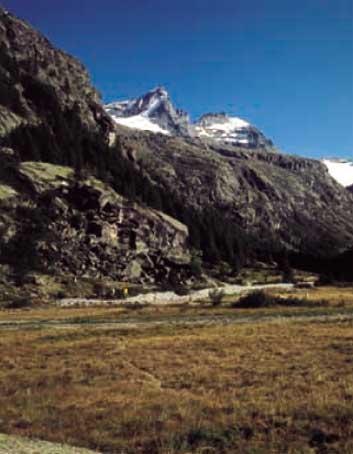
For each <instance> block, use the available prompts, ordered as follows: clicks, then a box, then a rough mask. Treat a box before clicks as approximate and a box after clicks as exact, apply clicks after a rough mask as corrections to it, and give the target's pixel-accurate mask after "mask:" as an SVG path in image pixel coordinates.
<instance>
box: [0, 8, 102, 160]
mask: <svg viewBox="0 0 353 454" xmlns="http://www.w3.org/2000/svg"><path fill="white" fill-rule="evenodd" d="M110 128H111V120H110V118H109V117H108V116H107V115H106V114H105V112H104V110H103V108H102V106H101V103H100V97H99V95H98V92H97V91H96V90H95V89H94V88H93V87H92V85H91V83H90V79H89V75H88V73H87V71H86V70H85V68H84V67H83V65H82V64H81V63H80V62H79V61H78V60H76V59H75V58H73V57H71V56H69V55H68V54H66V53H64V52H62V51H60V50H58V49H56V48H55V47H54V46H52V45H51V43H50V42H49V41H48V40H47V39H46V38H45V37H43V36H42V35H41V34H40V33H38V32H37V31H36V30H35V29H33V28H32V27H31V26H30V25H29V24H28V23H26V22H25V21H23V20H20V19H18V18H16V17H14V16H12V15H11V14H9V13H7V12H6V11H5V10H3V9H0V144H1V145H3V146H12V147H13V148H15V149H16V150H17V151H18V152H19V153H20V154H21V156H22V157H23V158H36V159H37V158H47V159H48V158H50V159H51V160H53V161H56V162H65V163H68V164H73V161H74V159H75V155H76V156H77V150H78V149H79V148H81V147H83V146H85V147H86V148H90V147H92V142H94V140H93V139H92V137H93V136H95V135H99V136H100V137H102V138H103V139H102V140H108V135H109V130H110ZM87 131H89V135H90V138H89V137H88V135H87ZM82 142H85V144H84V145H83V143H82ZM89 142H90V143H89Z"/></svg>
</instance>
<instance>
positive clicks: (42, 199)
mask: <svg viewBox="0 0 353 454" xmlns="http://www.w3.org/2000/svg"><path fill="white" fill-rule="evenodd" d="M4 154H5V156H7V157H8V158H10V159H7V162H8V165H11V163H9V161H11V160H12V159H13V155H11V154H10V152H9V150H5V151H4V152H3V153H1V154H0V157H1V158H2V160H4ZM11 169H12V172H11V173H12V178H11V182H10V181H7V182H4V183H1V182H0V208H1V211H0V213H1V214H0V232H1V240H2V241H1V256H0V259H1V261H2V262H5V263H9V264H10V265H12V266H13V268H14V270H15V271H16V270H17V271H22V272H23V271H27V270H30V271H33V270H36V269H37V270H41V271H46V272H49V271H50V272H51V273H52V274H71V275H74V276H84V277H92V278H98V279H101V278H110V279H113V280H118V281H121V280H123V281H124V280H125V281H129V282H155V281H162V280H165V279H168V277H169V273H170V272H171V270H173V272H174V273H177V274H179V277H180V278H182V277H183V276H184V277H185V273H186V272H187V270H188V263H189V262H190V256H189V252H188V250H187V248H186V240H187V237H188V230H187V228H186V227H185V226H184V225H183V224H181V223H180V222H178V221H176V220H175V219H172V218H170V217H169V216H167V215H165V214H163V213H160V212H158V211H156V210H152V209H150V208H147V207H142V206H139V205H138V204H136V203H132V202H129V201H128V200H127V199H125V198H124V197H122V196H120V195H118V194H117V193H116V192H115V191H113V190H112V189H111V188H110V187H109V186H107V185H105V184H103V183H102V182H101V181H99V180H97V179H95V178H93V177H90V178H86V179H84V180H80V181H77V180H76V179H75V177H74V173H73V170H72V169H70V168H69V167H62V166H56V165H52V164H47V163H40V162H21V163H18V164H17V166H16V167H12V168H11ZM0 181H1V179H0ZM25 268H27V270H26V269H25Z"/></svg>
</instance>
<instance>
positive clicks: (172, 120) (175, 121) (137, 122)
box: [105, 86, 190, 136]
mask: <svg viewBox="0 0 353 454" xmlns="http://www.w3.org/2000/svg"><path fill="white" fill-rule="evenodd" d="M105 109H106V111H107V112H108V113H109V114H110V115H111V116H112V118H113V120H114V121H115V122H116V123H117V124H121V125H124V126H128V127H130V128H135V129H142V130H147V131H152V132H159V133H161V134H172V135H182V136H185V135H189V134H190V130H189V129H190V128H189V126H190V122H189V117H188V115H187V114H186V113H185V112H183V111H182V110H180V109H176V108H175V107H174V106H173V104H172V102H171V100H170V97H169V94H168V92H167V90H166V89H165V88H163V87H160V86H159V87H156V88H154V89H153V90H151V91H149V92H147V93H146V94H145V95H143V96H140V97H139V98H134V99H130V100H126V101H117V102H113V103H110V104H108V105H106V106H105Z"/></svg>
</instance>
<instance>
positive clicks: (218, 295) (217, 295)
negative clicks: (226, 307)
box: [208, 288, 224, 306]
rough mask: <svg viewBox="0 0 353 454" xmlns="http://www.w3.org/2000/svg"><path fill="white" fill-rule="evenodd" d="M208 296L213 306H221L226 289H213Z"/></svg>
mask: <svg viewBox="0 0 353 454" xmlns="http://www.w3.org/2000/svg"><path fill="white" fill-rule="evenodd" d="M208 296H209V298H210V300H211V303H212V305H213V306H219V305H220V304H221V302H222V299H223V297H224V290H223V289H218V288H215V289H212V290H210V291H209V292H208Z"/></svg>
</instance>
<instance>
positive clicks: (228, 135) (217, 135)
mask: <svg viewBox="0 0 353 454" xmlns="http://www.w3.org/2000/svg"><path fill="white" fill-rule="evenodd" d="M105 110H106V112H107V113H108V114H109V115H111V117H112V118H113V120H114V121H115V122H116V123H117V124H119V125H123V126H127V127H129V128H132V129H137V130H142V131H151V132H154V133H160V134H165V135H173V136H176V137H184V138H189V139H190V138H195V139H200V140H201V141H202V142H215V143H219V144H224V145H235V146H241V147H245V148H264V149H270V150H272V151H274V148H273V144H272V141H271V140H269V139H267V138H266V137H265V136H264V135H263V134H262V133H261V131H259V130H258V129H257V128H255V127H254V126H253V125H251V124H250V123H249V122H247V121H245V120H242V119H241V118H237V117H229V116H228V115H226V114H225V113H220V114H213V113H208V114H205V115H203V116H202V117H201V118H200V119H199V120H198V121H196V122H194V123H192V122H191V121H190V117H189V115H188V114H187V113H186V112H184V111H183V110H180V109H177V108H176V107H174V105H173V103H172V101H171V99H170V96H169V94H168V92H167V91H166V90H165V88H163V87H157V88H155V89H154V90H151V91H149V92H148V93H146V94H145V95H143V96H141V97H139V98H137V99H130V100H126V101H117V102H113V103H110V104H107V105H106V106H105Z"/></svg>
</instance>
